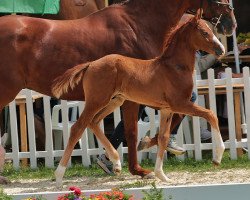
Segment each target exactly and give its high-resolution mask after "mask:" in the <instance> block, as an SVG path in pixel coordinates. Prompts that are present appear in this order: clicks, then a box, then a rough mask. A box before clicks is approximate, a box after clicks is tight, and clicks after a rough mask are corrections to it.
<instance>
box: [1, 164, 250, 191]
mask: <svg viewBox="0 0 250 200" xmlns="http://www.w3.org/2000/svg"><path fill="white" fill-rule="evenodd" d="M167 175H168V177H169V178H171V183H162V182H160V181H158V180H157V181H156V184H157V185H158V186H162V185H168V186H170V185H171V186H175V185H176V186H178V185H205V184H222V183H223V184H225V183H250V169H229V170H220V171H214V172H195V173H190V172H170V173H167ZM151 182H153V180H143V179H141V178H140V177H138V176H132V175H130V174H126V173H123V174H121V175H120V176H107V177H103V176H102V177H99V178H91V177H79V178H72V179H64V182H63V187H62V188H61V189H58V188H56V184H55V181H52V180H48V179H39V180H17V181H12V183H11V184H9V185H5V186H3V188H4V192H6V193H7V194H17V193H25V192H46V191H60V190H61V191H65V190H67V189H68V188H69V187H70V186H77V187H80V188H81V189H82V190H89V189H110V188H117V187H124V186H130V187H131V186H134V187H136V186H137V187H139V186H138V183H140V185H143V186H146V185H150V183H151Z"/></svg>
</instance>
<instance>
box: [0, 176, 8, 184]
mask: <svg viewBox="0 0 250 200" xmlns="http://www.w3.org/2000/svg"><path fill="white" fill-rule="evenodd" d="M9 183H10V181H9V180H8V179H7V178H5V177H3V176H0V184H1V185H7V184H9Z"/></svg>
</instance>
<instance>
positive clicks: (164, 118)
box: [155, 109, 173, 182]
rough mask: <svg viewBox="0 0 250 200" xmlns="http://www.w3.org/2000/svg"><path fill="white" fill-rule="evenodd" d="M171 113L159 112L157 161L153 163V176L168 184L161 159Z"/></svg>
mask: <svg viewBox="0 0 250 200" xmlns="http://www.w3.org/2000/svg"><path fill="white" fill-rule="evenodd" d="M172 116H173V113H171V112H170V111H168V110H166V109H162V110H161V121H160V131H159V135H158V151H157V159H156V163H155V176H156V177H157V178H159V179H160V180H162V181H164V182H168V181H169V180H170V179H169V178H168V177H167V176H166V175H165V174H164V171H163V169H162V167H163V158H164V153H165V149H166V146H167V145H168V142H169V136H170V125H171V121H172Z"/></svg>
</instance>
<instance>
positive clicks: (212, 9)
mask: <svg viewBox="0 0 250 200" xmlns="http://www.w3.org/2000/svg"><path fill="white" fill-rule="evenodd" d="M190 1H191V2H190V4H191V5H192V8H190V9H193V8H199V7H202V8H203V10H204V15H203V18H204V19H206V20H208V21H210V22H211V23H212V24H214V25H216V28H217V31H218V33H220V34H223V35H228V36H229V35H232V33H233V31H234V30H235V29H236V27H237V23H236V19H235V16H234V12H233V10H234V9H233V7H232V6H231V4H230V3H229V0H190Z"/></svg>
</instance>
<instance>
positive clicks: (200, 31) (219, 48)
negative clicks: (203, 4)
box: [186, 10, 225, 56]
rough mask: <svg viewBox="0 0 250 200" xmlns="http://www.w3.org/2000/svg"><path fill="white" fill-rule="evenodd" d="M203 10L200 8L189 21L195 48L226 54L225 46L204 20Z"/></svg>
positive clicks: (191, 38)
mask: <svg viewBox="0 0 250 200" xmlns="http://www.w3.org/2000/svg"><path fill="white" fill-rule="evenodd" d="M201 15H202V10H198V11H197V14H196V16H195V17H193V18H192V19H191V20H190V21H189V22H188V23H187V29H190V30H186V31H187V32H189V33H190V34H189V35H190V36H189V38H190V42H191V44H192V46H193V47H194V48H195V50H203V51H206V52H207V53H210V54H214V55H216V56H222V55H223V54H225V48H224V46H223V45H222V44H221V42H220V41H219V40H218V39H217V37H216V36H215V35H214V33H213V31H212V30H211V29H210V28H209V26H208V25H207V24H206V22H205V21H204V20H202V19H201Z"/></svg>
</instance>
